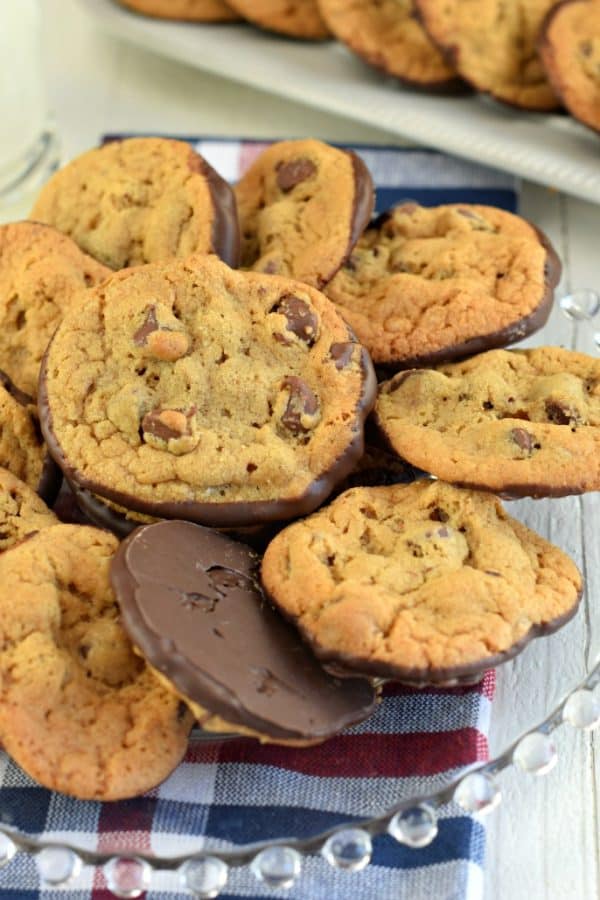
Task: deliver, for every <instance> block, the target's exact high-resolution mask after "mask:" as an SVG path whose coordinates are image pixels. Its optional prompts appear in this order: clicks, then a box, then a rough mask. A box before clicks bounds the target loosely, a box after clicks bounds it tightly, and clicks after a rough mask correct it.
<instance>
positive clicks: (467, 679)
mask: <svg viewBox="0 0 600 900" xmlns="http://www.w3.org/2000/svg"><path fill="white" fill-rule="evenodd" d="M265 595H266V596H267V597H268V596H269V595H268V594H267V592H266V591H265ZM581 596H582V591H580V592H579V594H578V596H577V598H576V600H575V603H574V604H573V606H572V607H571V609H570V610H568V612H566V613H565V614H564V615H562V616H558V617H557V618H556V619H552V620H551V621H550V622H546V623H544V624H543V625H532V626H531V628H530V629H529V631H528V632H527V634H526V635H524V637H522V638H521V640H520V641H517V642H516V643H515V644H513V645H512V647H509V648H508V650H505V651H503V652H502V653H495V654H493V655H490V656H486V657H484V658H482V659H481V660H478V661H476V662H473V663H468V664H465V665H462V666H445V667H441V666H440V667H439V668H429V669H425V668H423V669H418V668H415V667H409V666H394V665H392V664H391V663H385V662H373V661H372V660H371V659H364V658H361V657H360V656H353V655H352V654H351V653H341V652H340V651H335V653H331V652H329V651H327V650H325V649H324V648H322V647H319V645H318V644H316V643H315V641H314V638H312V637H311V635H310V634H308V632H305V631H304V629H303V628H302V626H301V625H300V622H298V621H296V619H295V618H294V617H293V616H288V617H287V618H288V620H289V621H290V622H292V623H293V624H294V625H296V627H297V628H298V629H299V630H300V632H301V633H302V634H304V636H305V638H306V640H307V641H310V645H311V647H312V649H313V651H314V652H315V654H316V655H317V657H318V658H319V659H320V661H321V663H322V664H323V666H324V667H325V668H326V669H328V670H329V671H331V672H335V673H336V674H337V675H339V676H340V677H343V675H344V674H346V675H347V676H350V675H354V676H355V677H361V676H362V677H364V678H384V679H386V680H390V681H400V682H402V683H403V684H410V685H413V686H414V687H427V686H428V685H430V686H437V687H453V686H454V685H468V684H476V683H477V682H478V681H481V679H482V678H483V676H484V675H485V673H486V672H487V670H488V669H494V668H496V666H499V665H500V664H501V663H504V662H508V660H510V659H512V658H513V657H515V656H517V655H518V654H519V653H521V651H522V650H524V649H525V647H526V646H527V644H529V642H530V641H532V640H534V638H538V637H546V636H547V635H549V634H552V633H553V632H555V631H558V630H559V628H562V627H563V625H566V624H567V622H568V621H569V620H570V619H572V618H573V616H574V615H575V613H576V612H577V610H578V608H579V602H580V600H581Z"/></svg>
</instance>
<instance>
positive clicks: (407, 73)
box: [319, 0, 460, 90]
mask: <svg viewBox="0 0 600 900" xmlns="http://www.w3.org/2000/svg"><path fill="white" fill-rule="evenodd" d="M319 3H320V8H321V12H322V14H323V17H324V19H325V21H326V22H327V25H328V26H329V28H330V29H331V31H332V32H333V34H334V35H335V36H336V38H337V39H338V40H339V41H342V42H343V43H344V44H346V45H347V46H348V47H349V48H350V49H351V50H353V51H354V52H355V53H356V54H358V56H360V57H362V59H364V60H365V62H368V63H369V64H370V65H372V66H375V68H377V69H383V71H384V72H387V73H388V74H390V75H394V76H395V77H396V78H400V79H401V80H402V81H406V82H408V84H411V85H414V86H417V87H426V88H428V89H434V90H435V89H436V88H437V89H444V88H445V89H449V88H451V87H453V86H455V85H458V84H460V81H459V79H458V76H457V74H456V72H455V70H454V69H453V68H452V67H451V66H450V65H448V63H447V62H446V61H445V60H444V58H443V56H442V54H441V53H440V51H439V50H438V48H437V47H436V46H434V44H432V42H431V41H430V39H429V37H428V36H427V33H426V32H425V30H424V28H423V26H422V25H421V24H420V22H418V20H417V19H416V18H415V15H414V7H413V3H412V0H383V2H379V3H373V2H372V0H319Z"/></svg>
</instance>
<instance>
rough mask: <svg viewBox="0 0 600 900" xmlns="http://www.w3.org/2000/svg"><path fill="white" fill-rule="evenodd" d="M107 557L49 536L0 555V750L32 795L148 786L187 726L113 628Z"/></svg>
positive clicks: (115, 612)
mask: <svg viewBox="0 0 600 900" xmlns="http://www.w3.org/2000/svg"><path fill="white" fill-rule="evenodd" d="M117 546H118V542H117V540H116V538H114V537H113V536H112V535H111V534H107V533H106V532H105V531H100V530H98V529H97V528H86V527H84V526H78V525H53V526H51V527H49V528H44V529H43V530H42V531H40V532H39V533H38V534H36V535H34V536H33V537H30V538H29V539H28V540H26V541H23V542H22V543H21V544H19V545H18V546H16V547H13V548H12V549H10V550H7V551H6V552H5V553H3V554H1V555H0V740H1V741H2V744H3V745H4V748H5V749H6V750H7V752H8V753H9V754H10V755H11V756H12V757H13V758H14V760H15V761H16V762H17V763H18V764H19V765H20V766H21V767H22V768H23V769H24V770H25V771H26V772H27V773H28V774H29V775H30V776H31V777H32V778H34V779H35V780H36V781H38V782H39V783H40V784H42V785H44V786H45V787H47V788H49V789H51V790H56V791H61V792H63V793H66V794H71V795H72V796H74V797H79V798H81V799H93V800H117V799H120V798H124V797H133V796H136V795H138V794H141V793H144V791H147V790H149V789H150V788H152V787H155V786H156V785H157V784H158V783H159V782H161V781H162V780H163V779H164V778H166V777H167V775H169V774H170V772H171V771H172V770H173V769H174V768H175V766H176V765H177V764H178V763H179V761H180V760H181V758H182V756H183V754H184V752H185V750H186V747H187V738H188V734H189V730H190V727H191V724H192V718H191V715H190V713H189V711H188V710H187V708H186V707H185V706H184V704H182V703H180V702H179V701H178V699H177V697H175V696H174V695H173V693H172V692H171V691H168V690H166V689H165V688H163V687H162V686H161V685H160V684H159V683H158V682H157V680H156V678H155V677H154V675H153V674H152V673H151V672H150V670H149V667H148V666H147V665H146V664H145V663H144V662H143V660H141V659H140V658H139V657H138V656H137V655H136V654H135V653H134V652H133V648H132V646H131V643H130V642H129V640H128V638H127V635H126V634H125V632H124V631H123V629H122V627H121V625H120V623H119V609H118V606H117V603H116V601H115V598H114V595H113V592H112V590H111V587H110V582H109V564H110V560H111V557H112V555H113V554H114V552H115V550H116V548H117Z"/></svg>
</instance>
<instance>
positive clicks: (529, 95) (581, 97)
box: [117, 0, 600, 131]
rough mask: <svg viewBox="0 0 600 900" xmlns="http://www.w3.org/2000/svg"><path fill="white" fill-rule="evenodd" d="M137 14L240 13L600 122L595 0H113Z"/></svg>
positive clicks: (402, 77)
mask: <svg viewBox="0 0 600 900" xmlns="http://www.w3.org/2000/svg"><path fill="white" fill-rule="evenodd" d="M117 2H119V3H121V4H123V5H124V6H126V7H128V8H129V9H131V10H134V11H135V12H137V13H140V14H142V15H148V16H154V17H158V18H166V19H175V20H182V21H189V22H233V21H237V20H241V19H243V20H246V21H247V22H249V23H250V24H252V25H255V26H257V27H259V28H261V29H264V30H266V31H270V32H274V33H276V34H280V35H284V36H286V37H291V38H297V39H303V40H313V41H315V40H321V41H322V40H324V39H326V38H329V37H335V38H337V39H338V40H339V41H340V42H341V43H342V44H345V46H346V47H348V49H349V50H350V51H351V52H352V53H353V54H356V55H357V56H358V57H360V58H361V60H363V61H364V62H365V63H367V64H368V65H370V66H373V67H374V68H376V69H379V70H380V71H383V72H384V73H386V74H387V75H390V76H392V77H393V78H395V79H398V80H399V81H400V82H402V83H403V84H405V85H407V86H409V87H411V88H415V89H418V90H425V91H427V92H429V93H438V94H457V93H464V92H468V91H470V90H475V91H479V92H481V93H483V94H487V95H489V96H490V97H492V98H494V100H497V101H499V102H500V103H504V104H508V105H509V106H511V107H513V108H514V109H524V110H530V111H537V112H552V111H555V110H556V111H558V110H560V108H561V106H564V108H565V109H566V110H567V111H568V112H569V113H570V114H571V115H572V116H573V117H574V118H575V119H578V120H579V121H580V122H582V123H583V124H584V125H587V126H588V127H589V128H592V129H593V130H595V131H600V80H599V78H598V70H599V61H600V0H562V2H559V0H528V2H524V0H511V2H510V3H506V2H504V0H485V2H482V0H451V2H448V0H444V2H443V3H442V2H441V0H378V2H376V3H374V2H372V0H296V2H290V0H261V2H258V0H227V3H225V2H224V0H173V2H171V0H117Z"/></svg>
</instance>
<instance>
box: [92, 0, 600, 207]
mask: <svg viewBox="0 0 600 900" xmlns="http://www.w3.org/2000/svg"><path fill="white" fill-rule="evenodd" d="M79 2H80V4H81V5H82V7H84V8H85V9H86V10H87V11H88V12H89V14H90V15H91V16H93V18H94V21H95V23H96V26H97V27H98V28H101V29H102V30H103V31H105V32H108V33H110V34H112V35H113V36H115V37H118V38H121V39H124V40H127V41H131V42H132V43H134V44H137V45H138V46H140V47H144V48H146V49H148V50H152V51H155V52H156V53H160V54H162V55H164V56H168V57H171V58H172V59H176V60H178V61H180V62H184V63H187V64H189V65H192V66H195V67H197V68H199V69H203V70H205V71H209V72H214V73H218V74H219V75H222V76H224V77H226V78H229V79H233V80H235V81H239V82H242V83H244V84H246V85H251V86H253V87H256V88H260V89H262V90H265V91H270V92H271V93H274V94H278V95H281V96H284V97H288V98H290V99H291V100H294V101H297V102H301V103H305V104H307V105H309V106H313V107H316V108H318V109H321V110H326V111H328V112H331V113H334V114H336V115H341V116H345V117H346V118H350V119H354V120H356V121H358V122H362V123H364V124H367V125H371V126H374V127H377V128H381V129H383V130H385V131H386V132H388V133H391V134H393V135H396V136H397V137H398V138H399V139H403V140H404V141H410V142H414V143H417V144H421V145H424V146H429V147H435V148H438V149H440V150H444V151H445V152H447V153H453V154H456V155H457V156H463V157H466V158H468V159H471V160H475V161H477V162H479V163H483V164H485V165H490V166H494V167H496V168H500V169H505V170H506V171H509V172H512V173H514V174H515V175H520V176H522V177H524V178H528V179H530V180H532V181H536V182H539V183H541V184H546V185H548V186H549V187H551V188H554V189H556V190H560V191H564V192H566V193H569V194H574V195H576V196H579V197H583V198H585V199H587V200H591V201H594V202H596V203H600V136H598V135H597V134H595V133H593V132H592V131H590V130H589V129H587V128H585V127H584V126H582V125H579V124H578V123H577V122H575V121H573V120H572V119H570V118H569V117H568V116H566V115H546V114H535V113H527V112H522V111H519V110H514V109H511V108H510V107H505V106H502V105H501V104H498V103H495V102H494V101H492V100H489V99H487V98H485V97H482V96H475V95H472V96H471V95H469V96H461V97H436V96H429V95H426V94H422V93H418V92H415V91H411V90H409V89H408V88H405V87H402V86H401V85H400V84H399V83H398V82H396V81H395V80H393V79H392V78H388V77H386V76H384V75H381V74H380V73H378V72H376V71H375V70H372V69H371V68H369V67H368V66H366V65H364V64H363V63H362V62H361V61H360V60H359V59H357V58H356V57H354V56H353V55H351V54H350V53H349V52H348V51H346V49H345V48H344V47H342V46H341V45H340V44H338V43H336V42H333V41H332V42H326V43H317V44H308V43H302V42H299V41H292V40H288V39H286V38H279V37H276V36H274V35H271V34H267V33H266V32H261V31H259V30H258V29H254V28H252V27H251V26H249V25H243V24H242V25H238V24H235V25H196V24H190V23H185V22H167V21H161V20H155V19H150V18H145V17H143V16H139V15H136V14H135V13H132V12H129V11H128V10H126V9H123V8H122V7H120V6H118V5H117V4H116V3H115V2H113V0H79ZM200 99H201V98H200ZM299 136H300V135H299Z"/></svg>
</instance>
